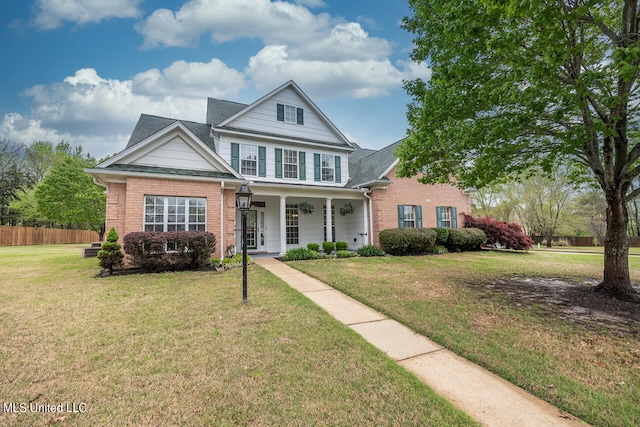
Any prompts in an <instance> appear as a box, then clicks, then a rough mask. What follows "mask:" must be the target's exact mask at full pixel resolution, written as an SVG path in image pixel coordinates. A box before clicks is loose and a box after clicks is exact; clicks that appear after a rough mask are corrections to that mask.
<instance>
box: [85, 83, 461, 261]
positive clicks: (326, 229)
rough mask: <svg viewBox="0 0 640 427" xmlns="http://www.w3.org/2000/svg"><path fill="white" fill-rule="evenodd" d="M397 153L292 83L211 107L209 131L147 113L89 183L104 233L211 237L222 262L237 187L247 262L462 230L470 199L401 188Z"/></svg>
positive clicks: (234, 241)
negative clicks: (245, 202) (324, 246)
mask: <svg viewBox="0 0 640 427" xmlns="http://www.w3.org/2000/svg"><path fill="white" fill-rule="evenodd" d="M397 144H398V143H395V144H392V145H390V146H388V147H386V148H384V149H382V150H379V151H375V150H367V149H362V148H360V147H359V146H358V145H356V144H353V143H351V142H349V141H348V140H347V138H346V137H345V136H344V135H343V134H342V133H341V132H340V130H338V129H337V128H336V127H335V125H334V124H333V123H332V122H331V121H330V120H329V119H328V118H327V117H326V116H325V115H324V114H323V113H322V111H320V109H319V108H318V107H317V106H316V105H315V104H314V103H313V101H312V100H311V99H309V97H308V96H307V95H306V94H305V93H304V92H303V91H302V90H301V89H300V88H299V87H298V86H297V85H296V84H295V83H294V82H293V81H289V82H287V83H285V84H284V85H282V86H280V87H279V88H277V89H275V90H274V91H272V92H270V93H268V94H267V95H265V96H263V97H262V98H260V99H258V100H257V101H255V102H254V103H252V104H249V105H246V104H240V103H235V102H230V101H223V100H217V99H211V98H210V99H209V100H208V105H207V115H206V123H195V122H188V121H184V120H177V119H170V118H163V117H156V116H149V115H144V114H143V115H142V116H141V117H140V119H139V120H138V123H137V124H136V127H135V129H134V131H133V133H132V135H131V138H130V139H129V142H128V144H127V146H126V147H125V149H124V150H123V151H121V152H120V153H118V154H116V155H115V156H113V157H111V158H110V159H108V160H107V161H105V162H103V163H101V164H99V165H97V166H96V167H95V168H93V169H89V170H87V172H88V173H90V174H91V175H93V176H94V177H95V179H96V182H98V183H100V184H101V185H104V186H105V187H106V188H107V229H109V228H111V227H115V228H116V230H117V231H118V233H119V234H120V236H124V235H126V234H128V233H131V232H134V231H142V230H156V231H170V230H206V231H210V232H212V233H214V234H216V236H217V238H218V249H217V251H218V253H217V256H224V252H225V249H226V248H227V247H228V246H229V245H234V246H235V247H237V248H239V247H240V244H239V242H240V237H241V236H240V232H239V228H240V227H239V224H240V221H239V218H240V216H239V215H240V214H239V212H238V210H237V209H236V207H235V192H236V191H237V190H238V188H239V187H240V185H241V184H242V183H243V182H248V184H249V186H250V188H251V190H252V192H253V202H252V209H251V210H250V211H249V213H248V216H247V234H248V241H247V247H248V249H249V251H250V252H266V253H278V254H284V253H285V252H286V251H287V250H288V249H291V248H294V247H300V246H306V245H307V243H312V242H314V243H320V244H321V243H322V242H323V241H326V240H330V241H345V242H347V243H348V244H349V246H350V248H352V249H357V248H358V247H360V246H362V245H364V244H368V243H374V244H378V238H377V236H378V233H379V232H380V231H381V230H383V229H386V228H395V227H434V226H437V225H438V226H444V227H457V226H458V223H459V221H460V219H459V218H458V214H459V213H462V212H469V209H470V208H469V196H468V195H467V194H465V192H463V191H461V190H459V189H457V188H455V187H453V186H450V185H439V186H427V185H423V184H420V183H418V182H417V181H415V180H414V179H406V178H402V179H401V178H396V177H395V166H396V164H397V159H396V157H395V156H394V155H393V150H394V148H395V147H396V145H397ZM302 206H306V207H309V206H311V207H312V208H311V209H301V207H302ZM310 210H312V211H313V212H309V211H310Z"/></svg>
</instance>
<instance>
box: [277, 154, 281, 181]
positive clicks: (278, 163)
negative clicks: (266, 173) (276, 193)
mask: <svg viewBox="0 0 640 427" xmlns="http://www.w3.org/2000/svg"><path fill="white" fill-rule="evenodd" d="M276 178H282V148H276Z"/></svg>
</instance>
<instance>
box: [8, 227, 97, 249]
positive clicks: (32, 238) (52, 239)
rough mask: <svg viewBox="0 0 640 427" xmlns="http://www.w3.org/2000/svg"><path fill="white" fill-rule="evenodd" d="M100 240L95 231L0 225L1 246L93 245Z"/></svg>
mask: <svg viewBox="0 0 640 427" xmlns="http://www.w3.org/2000/svg"><path fill="white" fill-rule="evenodd" d="M99 238H100V235H99V234H98V233H96V232H95V231H89V230H62V229H59V228H34V227H12V226H8V225H0V246H30V245H53V244H57V243H91V242H95V241H97V240H98V239H99Z"/></svg>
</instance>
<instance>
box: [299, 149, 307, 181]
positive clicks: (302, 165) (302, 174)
mask: <svg viewBox="0 0 640 427" xmlns="http://www.w3.org/2000/svg"><path fill="white" fill-rule="evenodd" d="M298 178H300V180H301V181H304V180H305V179H307V162H306V155H305V152H304V151H298Z"/></svg>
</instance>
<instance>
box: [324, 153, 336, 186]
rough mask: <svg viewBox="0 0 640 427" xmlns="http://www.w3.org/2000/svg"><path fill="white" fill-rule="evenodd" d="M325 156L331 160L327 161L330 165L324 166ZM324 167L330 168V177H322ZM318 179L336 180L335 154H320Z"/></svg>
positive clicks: (325, 180)
mask: <svg viewBox="0 0 640 427" xmlns="http://www.w3.org/2000/svg"><path fill="white" fill-rule="evenodd" d="M325 156H326V157H328V158H331V161H329V162H327V163H328V164H329V165H330V166H329V167H325V166H324V159H325ZM325 169H327V170H329V169H330V170H331V172H332V173H331V176H332V177H333V178H332V179H324V171H325ZM320 181H322V182H336V156H335V155H333V154H320Z"/></svg>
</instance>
